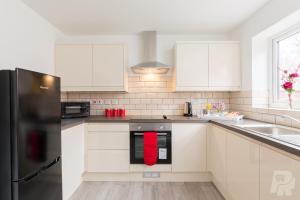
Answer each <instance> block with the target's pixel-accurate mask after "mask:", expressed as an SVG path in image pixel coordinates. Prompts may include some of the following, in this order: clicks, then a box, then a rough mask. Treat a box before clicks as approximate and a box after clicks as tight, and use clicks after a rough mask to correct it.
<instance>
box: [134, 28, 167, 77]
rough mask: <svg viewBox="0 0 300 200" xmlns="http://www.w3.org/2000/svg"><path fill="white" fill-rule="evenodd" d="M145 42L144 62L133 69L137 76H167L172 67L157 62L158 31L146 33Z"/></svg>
mask: <svg viewBox="0 0 300 200" xmlns="http://www.w3.org/2000/svg"><path fill="white" fill-rule="evenodd" d="M142 34H143V40H144V60H143V62H142V63H139V64H137V65H135V66H133V67H131V69H132V71H133V72H134V73H137V74H150V73H151V74H166V73H167V72H168V71H169V69H170V66H168V65H166V64H163V63H161V62H158V61H157V34H156V31H145V32H143V33H142Z"/></svg>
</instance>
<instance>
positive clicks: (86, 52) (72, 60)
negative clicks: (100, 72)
mask: <svg viewBox="0 0 300 200" xmlns="http://www.w3.org/2000/svg"><path fill="white" fill-rule="evenodd" d="M55 74H56V75H57V76H59V77H61V86H62V88H71V87H74V88H75V87H77V88H79V87H82V88H84V87H90V86H91V85H92V75H93V51H92V46H91V45H57V46H56V51H55Z"/></svg>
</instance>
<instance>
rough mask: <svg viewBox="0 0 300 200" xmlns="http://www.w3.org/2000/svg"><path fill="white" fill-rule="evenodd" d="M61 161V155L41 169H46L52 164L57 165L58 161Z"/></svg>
mask: <svg viewBox="0 0 300 200" xmlns="http://www.w3.org/2000/svg"><path fill="white" fill-rule="evenodd" d="M59 161H60V156H59V157H57V158H55V159H54V160H53V161H52V162H51V163H50V164H48V165H46V166H44V167H42V170H41V171H45V170H47V169H49V168H50V167H51V166H53V165H55V164H56V163H58V162H59Z"/></svg>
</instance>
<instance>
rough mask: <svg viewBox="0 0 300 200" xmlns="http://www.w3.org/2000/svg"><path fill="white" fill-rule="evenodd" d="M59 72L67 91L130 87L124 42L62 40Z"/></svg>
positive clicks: (57, 63) (57, 61) (57, 54)
mask: <svg viewBox="0 0 300 200" xmlns="http://www.w3.org/2000/svg"><path fill="white" fill-rule="evenodd" d="M55 73H56V75H57V76H59V77H61V89H62V90H63V91H126V90H127V65H126V48H125V46H124V45H121V44H120V45H118V44H113V45H109V44H107V45H100V44H97V45H75V44H58V45H56V48H55Z"/></svg>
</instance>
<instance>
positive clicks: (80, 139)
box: [61, 124, 84, 199]
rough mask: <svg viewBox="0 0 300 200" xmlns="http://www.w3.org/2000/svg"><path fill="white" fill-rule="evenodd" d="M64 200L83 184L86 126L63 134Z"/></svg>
mask: <svg viewBox="0 0 300 200" xmlns="http://www.w3.org/2000/svg"><path fill="white" fill-rule="evenodd" d="M61 155H62V186H63V199H69V198H70V197H71V195H72V194H73V193H74V192H75V190H76V189H77V188H78V187H79V185H80V184H81V182H82V180H81V176H82V173H83V172H84V124H80V125H78V126H75V127H72V128H69V129H66V130H63V131H62V134H61Z"/></svg>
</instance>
